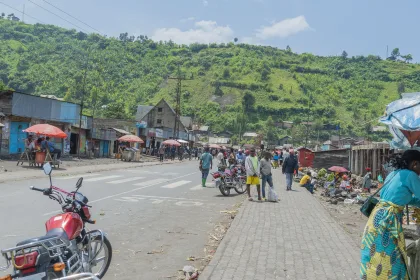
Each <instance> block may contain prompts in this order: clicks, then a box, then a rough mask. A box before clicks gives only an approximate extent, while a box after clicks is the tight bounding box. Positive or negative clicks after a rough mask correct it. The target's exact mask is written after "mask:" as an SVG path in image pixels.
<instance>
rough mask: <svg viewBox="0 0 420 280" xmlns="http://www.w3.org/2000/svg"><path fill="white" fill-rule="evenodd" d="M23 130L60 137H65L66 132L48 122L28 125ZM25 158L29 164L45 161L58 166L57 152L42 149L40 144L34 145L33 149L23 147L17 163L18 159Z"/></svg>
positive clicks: (40, 163) (39, 163)
mask: <svg viewBox="0 0 420 280" xmlns="http://www.w3.org/2000/svg"><path fill="white" fill-rule="evenodd" d="M23 132H26V133H32V134H35V135H40V136H49V137H53V138H61V139H64V138H66V137H67V134H66V133H64V132H63V131H62V130H61V129H59V128H58V127H55V126H53V125H49V124H36V125H33V126H31V127H28V128H27V129H25V130H24V131H23ZM34 141H35V140H34ZM25 159H28V161H29V164H30V165H43V164H44V163H46V162H50V163H51V165H52V166H54V167H58V168H59V167H60V161H59V160H58V159H57V154H52V153H51V152H50V149H48V148H47V149H42V147H40V146H35V149H34V150H33V151H31V150H28V149H25V151H24V152H23V153H22V155H21V157H20V159H19V161H18V164H19V162H20V161H22V160H25Z"/></svg>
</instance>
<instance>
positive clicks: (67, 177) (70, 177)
mask: <svg viewBox="0 0 420 280" xmlns="http://www.w3.org/2000/svg"><path fill="white" fill-rule="evenodd" d="M99 175H101V174H99V173H87V174H80V175H74V176H65V177H57V178H56V179H57V180H69V179H79V178H80V177H83V178H85V177H93V176H99Z"/></svg>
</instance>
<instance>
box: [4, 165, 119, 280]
mask: <svg viewBox="0 0 420 280" xmlns="http://www.w3.org/2000/svg"><path fill="white" fill-rule="evenodd" d="M43 169H44V172H45V174H46V175H48V176H49V178H50V187H49V188H45V189H39V188H36V187H33V186H31V187H30V189H31V190H34V191H38V192H41V193H42V194H43V195H45V196H48V197H49V198H50V199H52V200H55V201H57V202H58V203H59V204H60V206H61V208H62V211H63V213H61V214H58V215H55V216H53V217H51V218H50V219H49V220H48V221H47V222H46V223H45V226H46V231H47V233H46V235H44V236H41V237H35V238H31V239H27V240H24V241H21V242H19V243H18V244H17V245H16V247H13V248H9V249H5V250H2V251H1V253H2V255H3V257H4V258H5V259H6V266H5V267H2V268H0V270H6V269H8V268H9V267H10V266H11V265H12V266H13V275H10V274H9V275H7V276H4V277H0V279H1V280H11V279H26V280H38V279H39V280H50V279H57V278H60V279H81V278H79V275H87V274H89V273H90V274H94V276H95V277H96V278H90V279H97V278H99V279H101V278H102V277H103V276H104V275H105V273H106V272H107V270H108V268H109V265H110V263H111V259H112V247H111V243H110V242H109V240H108V239H107V237H106V236H105V234H104V233H103V232H102V231H101V230H91V231H89V230H88V229H87V228H86V227H85V225H86V223H88V224H95V221H94V220H91V214H90V211H89V208H91V206H90V205H88V198H87V197H86V196H84V195H83V194H82V193H80V192H79V189H80V188H81V187H82V182H83V178H80V179H79V180H78V181H77V184H76V190H75V191H71V192H67V191H65V190H62V189H60V188H58V187H54V186H53V185H52V179H51V171H52V168H51V165H50V164H49V163H46V164H44V166H43Z"/></svg>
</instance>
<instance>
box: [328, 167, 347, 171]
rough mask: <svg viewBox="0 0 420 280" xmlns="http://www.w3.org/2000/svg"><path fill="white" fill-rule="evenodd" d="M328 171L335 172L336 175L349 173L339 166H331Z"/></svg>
mask: <svg viewBox="0 0 420 280" xmlns="http://www.w3.org/2000/svg"><path fill="white" fill-rule="evenodd" d="M328 170H329V171H332V172H337V173H346V172H349V171H348V170H347V169H345V168H344V167H341V166H331V167H330V168H328Z"/></svg>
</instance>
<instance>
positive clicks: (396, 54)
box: [388, 48, 401, 61]
mask: <svg viewBox="0 0 420 280" xmlns="http://www.w3.org/2000/svg"><path fill="white" fill-rule="evenodd" d="M400 56H401V54H400V49H399V48H395V49H393V50H392V52H391V56H390V57H389V58H388V59H389V60H392V61H395V60H397V59H398V58H399V57H400Z"/></svg>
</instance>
